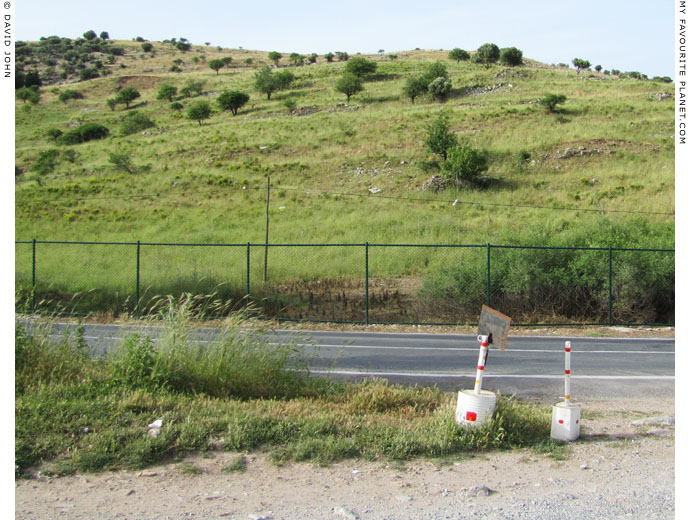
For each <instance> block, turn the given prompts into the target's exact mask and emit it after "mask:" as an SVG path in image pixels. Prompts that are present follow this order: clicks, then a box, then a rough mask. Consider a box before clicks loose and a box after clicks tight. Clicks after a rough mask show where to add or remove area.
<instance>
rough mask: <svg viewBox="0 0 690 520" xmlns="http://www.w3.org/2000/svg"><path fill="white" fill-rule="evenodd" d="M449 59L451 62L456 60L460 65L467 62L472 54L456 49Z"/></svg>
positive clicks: (450, 53)
mask: <svg viewBox="0 0 690 520" xmlns="http://www.w3.org/2000/svg"><path fill="white" fill-rule="evenodd" d="M448 59H449V60H455V61H456V62H457V63H460V62H461V61H467V60H469V59H470V53H469V52H467V51H465V50H463V49H459V48H458V47H456V48H455V49H453V50H452V51H450V52H449V53H448Z"/></svg>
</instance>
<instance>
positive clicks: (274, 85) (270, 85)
mask: <svg viewBox="0 0 690 520" xmlns="http://www.w3.org/2000/svg"><path fill="white" fill-rule="evenodd" d="M254 88H255V89H256V90H258V91H259V92H261V93H262V94H266V97H267V98H268V99H271V94H272V93H273V92H274V91H276V90H278V82H277V81H276V79H275V77H274V76H273V72H272V71H271V68H270V67H264V68H262V69H261V70H260V71H258V72H256V73H255V74H254Z"/></svg>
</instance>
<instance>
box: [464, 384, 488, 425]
mask: <svg viewBox="0 0 690 520" xmlns="http://www.w3.org/2000/svg"><path fill="white" fill-rule="evenodd" d="M495 408H496V394H495V393H493V392H489V391H488V390H481V393H480V394H479V395H477V394H475V393H474V390H460V391H459V392H458V407H457V408H456V410H455V422H456V423H458V424H459V425H460V426H474V427H478V426H481V425H482V424H484V423H485V422H486V421H488V420H489V418H490V417H491V416H492V415H493V413H494V409H495Z"/></svg>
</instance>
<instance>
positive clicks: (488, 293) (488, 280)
mask: <svg viewBox="0 0 690 520" xmlns="http://www.w3.org/2000/svg"><path fill="white" fill-rule="evenodd" d="M486 302H487V303H486V305H488V306H489V307H491V244H490V243H489V242H487V243H486Z"/></svg>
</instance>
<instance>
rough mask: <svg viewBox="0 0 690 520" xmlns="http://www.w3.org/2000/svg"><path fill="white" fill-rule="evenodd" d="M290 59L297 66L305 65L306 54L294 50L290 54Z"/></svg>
mask: <svg viewBox="0 0 690 520" xmlns="http://www.w3.org/2000/svg"><path fill="white" fill-rule="evenodd" d="M290 61H291V62H292V64H293V65H294V66H295V67H300V66H302V65H304V56H303V55H302V54H299V53H297V52H293V53H291V54H290Z"/></svg>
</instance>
